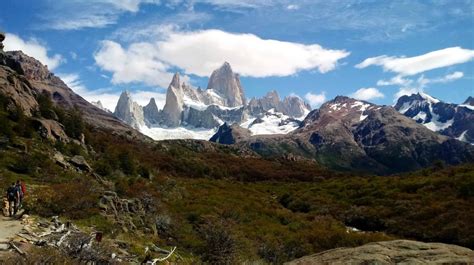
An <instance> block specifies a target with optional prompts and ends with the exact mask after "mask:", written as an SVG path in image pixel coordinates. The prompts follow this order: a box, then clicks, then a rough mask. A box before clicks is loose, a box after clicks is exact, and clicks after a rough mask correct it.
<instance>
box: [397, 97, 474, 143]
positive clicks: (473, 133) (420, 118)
mask: <svg viewBox="0 0 474 265" xmlns="http://www.w3.org/2000/svg"><path fill="white" fill-rule="evenodd" d="M472 101H473V100H472V97H469V98H468V99H467V100H466V101H465V102H464V103H463V104H460V105H458V104H451V103H445V102H442V101H440V100H438V99H435V98H433V97H431V96H429V95H427V94H425V93H418V94H413V95H410V96H402V97H400V98H399V99H398V101H397V104H396V105H395V109H396V110H398V111H399V112H400V113H402V114H404V115H405V116H407V117H410V118H412V119H414V120H415V121H416V122H418V123H420V124H423V125H424V126H425V127H427V128H428V129H430V130H432V131H436V132H439V133H441V134H443V135H446V136H449V137H452V138H456V139H458V140H461V141H464V142H467V143H471V144H474V106H473V105H470V104H471V103H472Z"/></svg>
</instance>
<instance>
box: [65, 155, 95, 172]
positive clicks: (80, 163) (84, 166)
mask: <svg viewBox="0 0 474 265" xmlns="http://www.w3.org/2000/svg"><path fill="white" fill-rule="evenodd" d="M69 162H70V163H71V164H72V165H73V166H75V167H77V168H78V169H80V170H84V171H92V167H91V166H90V165H89V163H87V161H86V159H85V158H84V157H83V156H78V155H77V156H73V157H72V158H71V159H69Z"/></svg>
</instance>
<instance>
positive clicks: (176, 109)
mask: <svg viewBox="0 0 474 265" xmlns="http://www.w3.org/2000/svg"><path fill="white" fill-rule="evenodd" d="M183 110H184V93H183V89H182V87H181V84H180V80H179V74H178V73H176V74H175V75H174V76H173V80H172V81H171V84H170V85H169V87H168V90H167V91H166V103H165V106H164V108H163V117H162V118H163V123H164V124H165V125H167V126H170V127H176V126H179V125H180V124H181V121H182V120H181V119H182V113H183Z"/></svg>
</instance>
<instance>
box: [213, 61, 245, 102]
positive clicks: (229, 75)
mask: <svg viewBox="0 0 474 265" xmlns="http://www.w3.org/2000/svg"><path fill="white" fill-rule="evenodd" d="M207 89H208V90H210V89H212V90H213V91H215V92H216V93H217V94H219V95H220V96H221V97H222V98H224V100H225V106H226V107H238V106H242V105H245V103H246V101H245V95H244V91H243V89H242V86H241V84H240V78H239V75H238V74H235V73H234V72H233V71H232V67H231V66H230V64H229V63H228V62H225V63H224V64H223V65H222V66H221V67H220V68H219V69H216V70H214V71H213V72H212V74H211V77H210V78H209V83H208V85H207Z"/></svg>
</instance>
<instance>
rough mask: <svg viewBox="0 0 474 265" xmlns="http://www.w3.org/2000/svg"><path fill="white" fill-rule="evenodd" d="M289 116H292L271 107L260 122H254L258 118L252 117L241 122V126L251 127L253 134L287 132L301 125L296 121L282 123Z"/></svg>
mask: <svg viewBox="0 0 474 265" xmlns="http://www.w3.org/2000/svg"><path fill="white" fill-rule="evenodd" d="M288 118H290V117H288V116H286V115H284V114H282V113H279V112H275V110H274V109H271V110H269V111H268V112H267V114H266V115H265V116H263V117H262V118H261V122H260V123H255V124H253V122H254V121H255V120H256V119H257V118H250V119H248V120H247V121H245V122H243V123H241V124H240V126H241V127H243V128H246V129H249V130H250V132H251V133H252V135H262V134H287V133H290V132H292V131H294V130H296V129H298V127H299V124H298V123H296V122H288V123H286V124H282V122H283V121H284V120H286V119H288Z"/></svg>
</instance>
